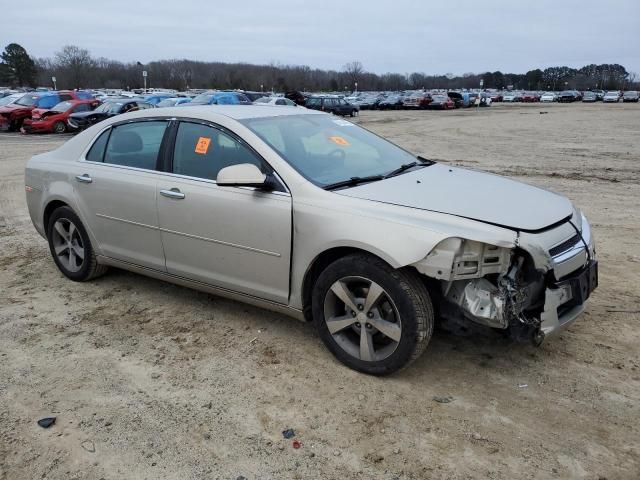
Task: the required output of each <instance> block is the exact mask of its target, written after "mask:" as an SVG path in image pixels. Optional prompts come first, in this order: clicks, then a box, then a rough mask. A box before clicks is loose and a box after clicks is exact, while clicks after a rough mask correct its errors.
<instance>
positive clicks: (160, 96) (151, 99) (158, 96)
mask: <svg viewBox="0 0 640 480" xmlns="http://www.w3.org/2000/svg"><path fill="white" fill-rule="evenodd" d="M171 97H173V95H171V94H170V93H154V94H151V95H145V96H143V97H142V98H144V101H145V102H147V103H150V104H151V105H158V104H159V103H160V102H161V101H163V100H166V99H167V98H171Z"/></svg>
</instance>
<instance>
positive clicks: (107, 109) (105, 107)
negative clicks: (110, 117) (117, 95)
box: [94, 102, 123, 113]
mask: <svg viewBox="0 0 640 480" xmlns="http://www.w3.org/2000/svg"><path fill="white" fill-rule="evenodd" d="M122 105H123V104H122V103H121V102H106V103H103V104H102V105H100V106H99V107H98V108H96V109H95V110H94V112H98V113H118V112H119V111H120V108H121V107H122Z"/></svg>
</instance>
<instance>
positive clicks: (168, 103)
mask: <svg viewBox="0 0 640 480" xmlns="http://www.w3.org/2000/svg"><path fill="white" fill-rule="evenodd" d="M176 103H178V100H176V99H175V98H167V99H165V100H162V101H161V102H160V103H158V106H159V107H173V106H174V105H175V104H176Z"/></svg>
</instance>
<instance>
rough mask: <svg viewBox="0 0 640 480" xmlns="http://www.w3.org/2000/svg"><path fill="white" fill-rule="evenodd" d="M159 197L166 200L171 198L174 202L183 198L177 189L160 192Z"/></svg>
mask: <svg viewBox="0 0 640 480" xmlns="http://www.w3.org/2000/svg"><path fill="white" fill-rule="evenodd" d="M160 195H162V196H163V197H167V198H173V199H175V200H182V199H183V198H184V193H182V192H181V191H180V190H179V189H177V188H172V189H171V190H160Z"/></svg>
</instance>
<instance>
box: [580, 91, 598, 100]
mask: <svg viewBox="0 0 640 480" xmlns="http://www.w3.org/2000/svg"><path fill="white" fill-rule="evenodd" d="M582 101H583V102H585V103H593V102H597V101H598V95H596V93H595V92H584V94H583V95H582Z"/></svg>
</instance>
